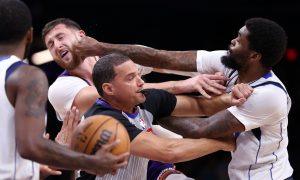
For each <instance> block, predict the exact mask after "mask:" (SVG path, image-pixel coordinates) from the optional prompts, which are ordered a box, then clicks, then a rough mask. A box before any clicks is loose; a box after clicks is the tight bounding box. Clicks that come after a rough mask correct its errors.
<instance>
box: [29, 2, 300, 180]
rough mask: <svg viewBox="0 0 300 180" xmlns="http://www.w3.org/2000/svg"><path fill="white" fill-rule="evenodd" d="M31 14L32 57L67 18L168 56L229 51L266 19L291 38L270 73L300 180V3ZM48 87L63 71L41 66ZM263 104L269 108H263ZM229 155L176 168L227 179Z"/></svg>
mask: <svg viewBox="0 0 300 180" xmlns="http://www.w3.org/2000/svg"><path fill="white" fill-rule="evenodd" d="M25 2H26V3H27V4H28V5H29V7H30V9H31V11H32V14H33V26H34V35H35V36H34V39H35V40H34V43H33V46H32V52H31V53H34V52H37V51H40V50H43V49H45V47H44V45H43V43H42V41H41V29H42V27H43V26H44V25H45V23H47V22H48V21H50V20H53V19H55V18H58V17H68V18H71V19H73V20H75V21H77V22H78V23H79V24H80V25H81V26H82V29H83V30H85V31H86V32H87V34H88V35H90V36H93V37H95V38H96V39H98V40H101V41H106V42H111V43H128V44H132V43H133V44H143V45H147V46H151V47H155V48H158V49H167V50H191V49H193V50H195V49H205V50H217V49H227V46H228V44H229V42H230V40H231V39H233V38H234V37H235V36H236V35H237V32H238V30H239V29H240V28H241V27H242V26H243V25H244V21H245V20H246V19H248V18H251V17H265V18H269V19H272V20H275V21H276V22H278V23H279V24H280V25H282V26H283V27H284V28H285V30H286V32H287V34H288V37H289V44H288V51H287V52H288V53H287V56H285V57H284V58H283V60H282V61H281V62H280V63H279V64H278V65H277V66H276V67H275V68H274V71H275V73H276V74H277V75H278V76H279V78H280V79H281V80H282V81H283V82H284V83H285V85H286V87H287V89H288V92H289V94H290V96H291V98H292V102H293V105H292V109H291V111H290V114H289V139H290V143H289V146H288V149H289V153H290V161H291V164H292V166H293V167H294V170H295V171H294V177H295V178H296V179H298V178H300V174H299V168H300V159H299V158H300V157H299V155H298V154H297V152H299V147H297V142H296V141H297V126H298V125H299V122H297V120H298V119H299V115H300V114H299V111H298V109H299V108H298V107H299V103H300V97H299V95H300V94H299V93H300V91H299V73H300V71H299V67H300V63H299V57H298V50H300V48H299V46H300V44H299V43H298V40H299V39H300V37H299V32H300V29H299V25H297V24H298V22H299V18H300V14H299V13H300V11H299V10H300V3H299V1H298V2H297V1H287V0H273V1H271V0H270V1H267V0H251V1H250V0H239V1H237V0H227V1H216V0H201V1H200V0H198V1H196V0H185V1H179V0H172V1H171V0H160V1H158V0H148V1H145V0H140V1H137V0H131V1H115V0H110V1H108V0H107V1H101V0H84V1H63V0H43V1H40V0H26V1H25ZM39 67H40V68H42V69H43V70H44V71H45V72H46V74H47V76H48V79H49V83H50V84H51V83H52V82H53V81H54V80H55V78H56V76H57V75H58V74H59V73H60V72H61V71H62V69H60V68H59V67H58V66H57V65H56V64H55V63H53V62H50V63H47V64H43V65H40V66H39ZM147 78H148V79H149V80H151V81H160V80H165V79H178V78H179V77H177V76H161V75H159V74H152V75H150V76H148V77H147ZM266 103H267V102H266ZM48 118H49V119H48V126H47V130H48V131H49V132H50V133H52V137H53V136H55V134H56V133H57V131H58V130H59V129H60V124H59V122H58V121H56V119H55V115H54V112H53V109H52V107H51V106H50V105H49V106H48ZM229 160H230V155H229V154H227V153H222V152H220V153H215V154H212V155H209V156H207V157H204V158H201V159H197V160H194V161H190V162H186V163H179V164H177V167H178V169H180V170H182V171H184V172H185V173H186V174H188V175H189V176H191V177H194V178H196V179H208V180H209V179H212V180H214V179H217V180H219V179H227V170H226V166H227V162H228V161H229Z"/></svg>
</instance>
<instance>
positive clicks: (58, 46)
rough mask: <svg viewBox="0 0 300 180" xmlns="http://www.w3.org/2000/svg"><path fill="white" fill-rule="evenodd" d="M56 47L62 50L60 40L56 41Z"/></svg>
mask: <svg viewBox="0 0 300 180" xmlns="http://www.w3.org/2000/svg"><path fill="white" fill-rule="evenodd" d="M54 47H55V48H61V47H62V43H61V42H60V41H58V40H54Z"/></svg>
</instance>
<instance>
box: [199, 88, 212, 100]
mask: <svg viewBox="0 0 300 180" xmlns="http://www.w3.org/2000/svg"><path fill="white" fill-rule="evenodd" d="M196 89H197V91H198V92H199V93H200V94H202V96H204V97H205V98H207V99H210V98H211V96H210V95H209V94H207V93H206V91H204V89H202V86H197V87H196Z"/></svg>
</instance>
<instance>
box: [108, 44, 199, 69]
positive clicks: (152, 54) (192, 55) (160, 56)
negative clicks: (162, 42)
mask: <svg viewBox="0 0 300 180" xmlns="http://www.w3.org/2000/svg"><path fill="white" fill-rule="evenodd" d="M114 50H115V51H120V52H121V53H124V54H126V55H127V56H129V57H130V58H131V59H132V60H133V61H134V62H135V63H137V64H141V65H144V66H150V67H155V68H162V69H174V70H182V71H196V70H197V67H196V57H197V55H196V54H197V52H196V51H165V50H157V49H154V48H150V47H145V46H137V45H120V46H116V48H115V49H114Z"/></svg>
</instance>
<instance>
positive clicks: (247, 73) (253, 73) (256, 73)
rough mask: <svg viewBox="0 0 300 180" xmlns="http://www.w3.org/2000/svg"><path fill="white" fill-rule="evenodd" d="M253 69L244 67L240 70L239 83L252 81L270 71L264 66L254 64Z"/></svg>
mask: <svg viewBox="0 0 300 180" xmlns="http://www.w3.org/2000/svg"><path fill="white" fill-rule="evenodd" d="M254 67H255V68H252V69H247V70H246V69H242V70H239V72H238V73H239V75H238V80H237V83H251V82H253V81H255V80H257V79H259V78H261V77H263V76H264V75H265V74H266V73H268V72H270V70H268V69H265V68H263V67H262V66H254Z"/></svg>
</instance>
